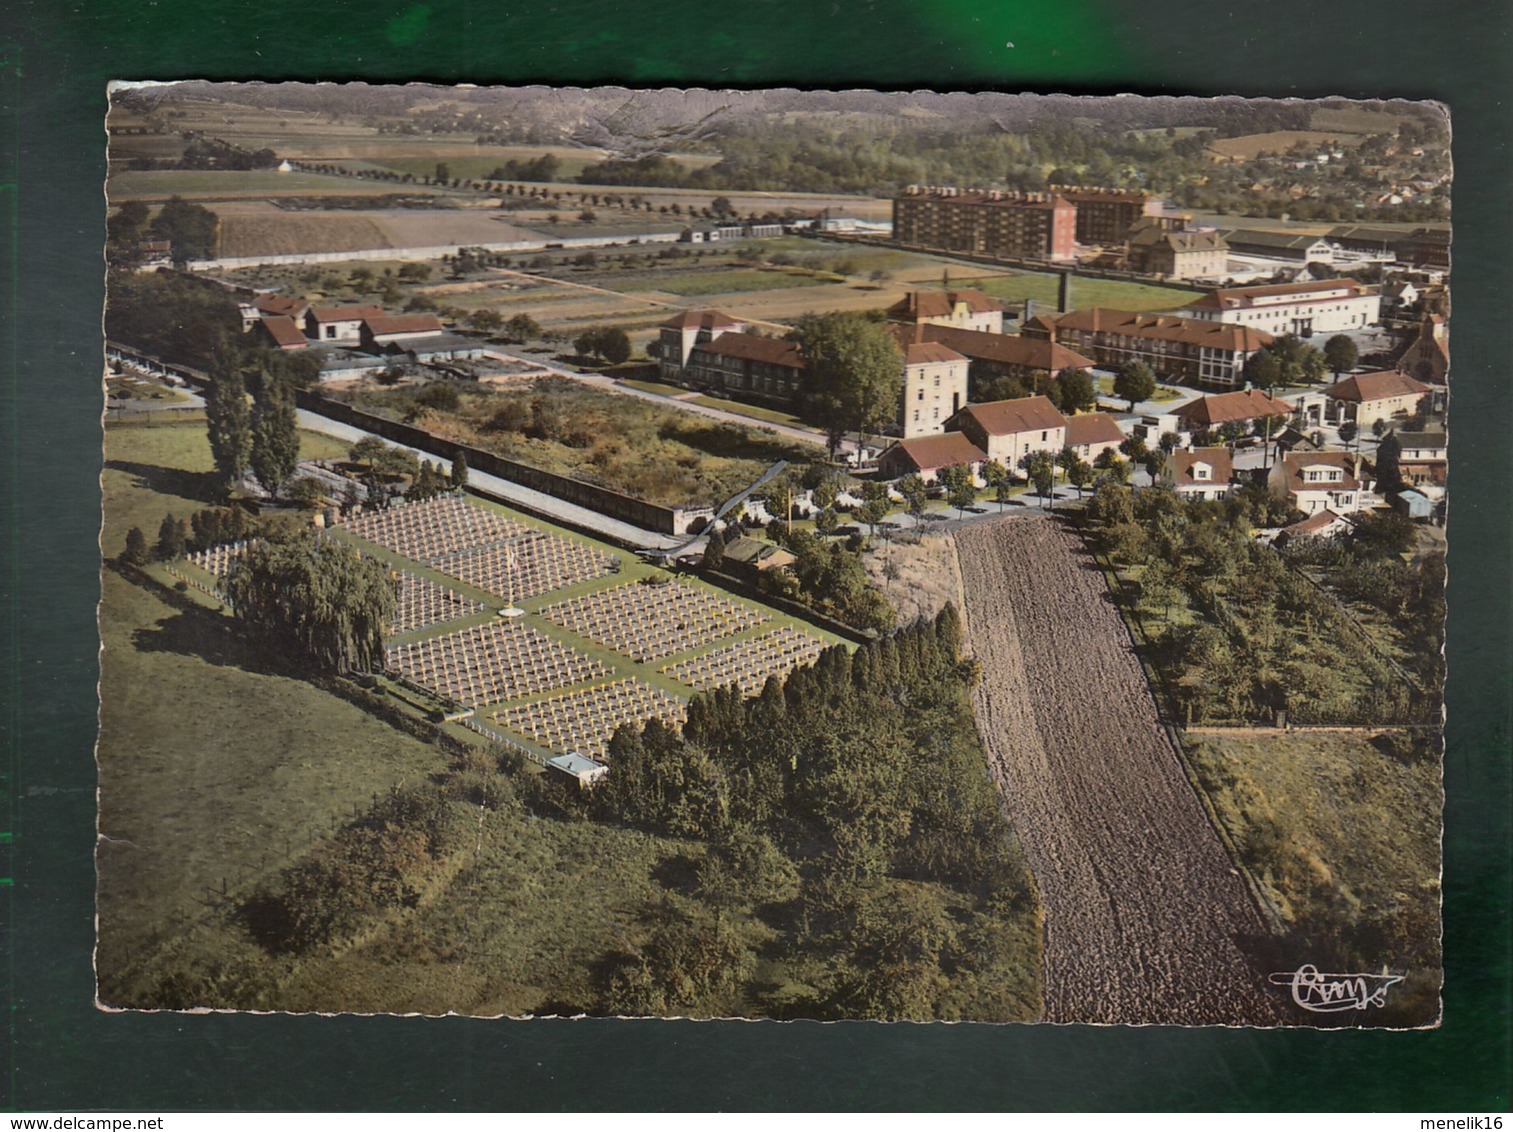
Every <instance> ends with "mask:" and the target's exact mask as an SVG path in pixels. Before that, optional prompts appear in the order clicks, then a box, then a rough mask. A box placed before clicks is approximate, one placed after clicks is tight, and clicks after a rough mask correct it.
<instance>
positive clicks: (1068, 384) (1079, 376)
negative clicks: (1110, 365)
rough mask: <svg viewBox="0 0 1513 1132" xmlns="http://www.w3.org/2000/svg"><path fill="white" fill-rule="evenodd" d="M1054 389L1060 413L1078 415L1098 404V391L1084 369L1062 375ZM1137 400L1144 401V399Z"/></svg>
mask: <svg viewBox="0 0 1513 1132" xmlns="http://www.w3.org/2000/svg"><path fill="white" fill-rule="evenodd" d="M1056 387H1057V389H1058V390H1059V391H1060V398H1061V411H1062V412H1065V413H1080V412H1083V411H1084V410H1087V409H1091V408H1092V407H1093V406H1094V405H1096V404H1097V403H1098V389H1097V387H1096V386H1095V385H1094V384H1093V375H1092V374H1090V373H1088V371H1087V370H1085V369H1074V370H1070V371H1067V372H1064V373H1062V375H1061V377H1060V378H1059V379H1058V380H1057V382H1056ZM1151 392H1152V393H1154V392H1155V389H1154V388H1152V390H1151ZM1121 396H1123V394H1121ZM1139 399H1140V400H1144V398H1139Z"/></svg>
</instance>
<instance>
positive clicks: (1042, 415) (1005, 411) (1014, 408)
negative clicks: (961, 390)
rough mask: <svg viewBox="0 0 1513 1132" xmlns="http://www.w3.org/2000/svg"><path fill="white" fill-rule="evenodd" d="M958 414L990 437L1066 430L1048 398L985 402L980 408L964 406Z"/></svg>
mask: <svg viewBox="0 0 1513 1132" xmlns="http://www.w3.org/2000/svg"><path fill="white" fill-rule="evenodd" d="M961 413H962V415H963V416H970V417H971V418H972V419H973V420H975V421H976V422H977V423H978V424H979V425H981V426H982V428H983V430H984V431H985V432H987V433H988V434H989V435H990V436H1009V435H1011V434H1013V433H1016V432H1034V431H1038V430H1044V429H1053V428H1065V427H1066V418H1065V417H1063V416H1062V415H1061V414H1060V413H1059V412H1057V411H1056V406H1055V405H1053V404H1051V401H1050V398H1048V397H1015V398H1012V399H1011V400H1008V401H987V402H984V403H983V404H981V405H968V406H967V407H966V408H965V409H963V410H962V411H961Z"/></svg>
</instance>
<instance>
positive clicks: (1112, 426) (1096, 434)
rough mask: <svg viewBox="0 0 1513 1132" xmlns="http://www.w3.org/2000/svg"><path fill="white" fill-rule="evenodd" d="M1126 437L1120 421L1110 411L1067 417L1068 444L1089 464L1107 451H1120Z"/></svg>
mask: <svg viewBox="0 0 1513 1132" xmlns="http://www.w3.org/2000/svg"><path fill="white" fill-rule="evenodd" d="M1124 439H1125V437H1124V432H1123V430H1122V429H1120V427H1119V422H1118V421H1116V420H1114V418H1113V417H1111V416H1109V414H1108V413H1078V414H1077V415H1076V416H1074V417H1067V418H1066V446H1067V447H1068V448H1070V449H1071V450H1072V451H1073V452H1075V453H1077V455H1078V456H1079V457H1081V458H1082V459H1083V460H1086V461H1087V462H1088V463H1089V464H1091V463H1092V462H1093V461H1094V460H1096V459H1098V457H1099V456H1101V455H1103V454H1104V453H1105V452H1117V451H1119V445H1121V444H1123V443H1124Z"/></svg>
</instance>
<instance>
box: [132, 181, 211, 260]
mask: <svg viewBox="0 0 1513 1132" xmlns="http://www.w3.org/2000/svg"><path fill="white" fill-rule="evenodd" d="M220 230H221V222H220V218H219V217H217V216H216V214H215V213H214V212H212V211H210V209H208V208H206V207H204V206H203V205H198V204H191V203H190V202H189V201H186V200H184V199H183V198H181V197H172V198H170V199H169V200H168V202H167V203H165V204H164V205H163V207H162V208H160V209H159V210H158V214H157V215H156V216H153V215H152V213H151V210H150V209H149V208H148V207H147V205H146V204H144V203H143V202H142V201H139V200H129V201H126V202H124V203H123V204H122V205H121V207H120V208H118V209H116V211H115V212H113V213H111V214H110V216H108V217H107V218H106V220H105V255H106V259H107V260H109V262H110V263H111V264H123V265H127V266H130V265H133V264H135V263H136V262H137V261H138V259H139V258H140V257H139V255H138V253H137V244H138V243H139V242H140V241H142V240H167V241H168V243H169V244H171V245H172V248H173V258H174V259H176V260H185V259H212V258H214V256H215V253H216V248H217V247H218V246H219V244H220V238H221V237H220Z"/></svg>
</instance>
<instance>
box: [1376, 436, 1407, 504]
mask: <svg viewBox="0 0 1513 1132" xmlns="http://www.w3.org/2000/svg"><path fill="white" fill-rule="evenodd" d="M1378 423H1380V422H1378ZM1378 435H1380V434H1378ZM1402 455H1403V445H1402V443H1401V442H1400V441H1399V440H1398V438H1397V433H1395V432H1389V433H1388V434H1387V435H1386V436H1384V437H1382V442H1381V443H1380V444H1379V445H1377V448H1376V486H1377V490H1378V491H1380V492H1382V493H1383V494H1389V493H1391V492H1394V491H1402V490H1403V487H1404V484H1403V471H1402V466H1401V460H1402Z"/></svg>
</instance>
